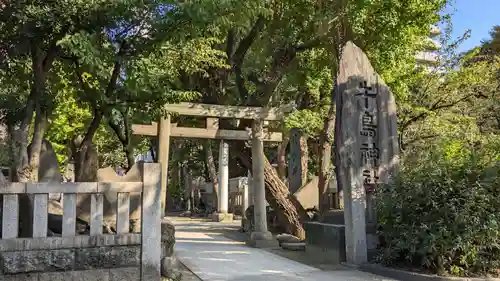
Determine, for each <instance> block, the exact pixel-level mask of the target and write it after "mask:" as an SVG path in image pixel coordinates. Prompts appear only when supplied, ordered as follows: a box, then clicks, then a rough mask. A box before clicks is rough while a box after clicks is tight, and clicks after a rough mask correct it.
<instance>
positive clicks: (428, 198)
mask: <svg viewBox="0 0 500 281" xmlns="http://www.w3.org/2000/svg"><path fill="white" fill-rule="evenodd" d="M448 148H449V147H448V146H445V147H441V149H430V150H428V151H429V153H427V154H424V155H419V157H417V158H418V161H415V160H416V158H415V157H407V160H405V161H404V162H403V163H402V168H401V172H400V173H399V174H398V176H397V178H396V179H395V180H394V182H393V183H392V184H390V185H387V186H383V187H381V188H380V189H379V190H378V194H377V196H378V197H377V198H378V200H377V202H378V203H377V205H378V206H377V207H378V215H379V222H380V230H379V231H380V235H381V237H382V238H383V241H384V245H383V249H382V251H381V253H380V256H379V258H380V261H381V262H383V263H385V264H388V265H397V266H409V267H418V268H424V269H426V270H429V271H433V272H435V273H439V274H452V275H459V276H472V275H483V274H495V275H498V272H497V269H500V236H499V234H500V173H499V172H500V165H499V164H498V157H497V156H496V155H494V156H493V157H491V156H492V154H491V153H492V151H494V152H496V153H498V151H499V150H498V149H493V150H492V149H491V147H488V146H487V145H480V144H475V145H474V147H473V148H469V147H465V148H464V149H461V150H460V152H459V153H458V152H457V153H454V154H450V153H448V152H449V151H448ZM486 154H488V155H486ZM409 159H412V161H409Z"/></svg>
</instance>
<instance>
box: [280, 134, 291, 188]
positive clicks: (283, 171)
mask: <svg viewBox="0 0 500 281" xmlns="http://www.w3.org/2000/svg"><path fill="white" fill-rule="evenodd" d="M283 135H285V134H283ZM288 142H289V137H288V136H284V137H283V141H282V142H280V143H279V144H278V175H279V177H280V179H281V180H282V181H283V182H285V181H286V168H287V167H286V149H287V147H288Z"/></svg>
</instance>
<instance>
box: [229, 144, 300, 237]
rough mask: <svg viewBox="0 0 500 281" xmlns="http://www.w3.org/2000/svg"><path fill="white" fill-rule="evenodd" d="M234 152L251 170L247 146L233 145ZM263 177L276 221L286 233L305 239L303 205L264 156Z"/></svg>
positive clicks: (268, 200)
mask: <svg viewBox="0 0 500 281" xmlns="http://www.w3.org/2000/svg"><path fill="white" fill-rule="evenodd" d="M231 147H233V148H234V150H235V152H236V151H238V153H239V156H240V157H239V159H240V160H241V162H242V164H243V166H245V168H247V169H249V170H251V167H252V158H251V157H250V151H249V149H248V148H243V147H242V146H241V145H233V146H231ZM264 178H265V186H266V200H267V202H268V203H269V205H271V207H272V208H273V209H274V210H276V214H277V218H278V223H279V224H280V226H282V227H283V228H284V229H285V230H286V232H287V233H289V234H292V235H294V236H297V237H299V238H300V239H305V231H304V228H303V226H302V224H303V222H304V221H306V220H307V218H308V216H307V213H306V211H305V209H304V207H303V206H302V205H301V204H300V202H299V201H298V200H297V198H295V196H293V194H291V193H290V191H289V190H288V188H287V186H286V185H285V183H283V181H282V180H281V179H280V177H279V175H278V173H277V172H276V170H275V169H274V167H273V166H272V165H271V163H269V160H268V159H267V157H264Z"/></svg>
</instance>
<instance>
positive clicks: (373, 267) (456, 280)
mask: <svg viewBox="0 0 500 281" xmlns="http://www.w3.org/2000/svg"><path fill="white" fill-rule="evenodd" d="M342 265H344V266H346V267H350V268H354V269H357V270H361V271H364V272H368V273H372V274H376V275H380V276H383V277H387V278H393V279H396V280H401V281H500V278H493V277H486V278H470V277H447V276H438V275H429V274H422V273H417V272H410V271H405V270H400V269H395V268H390V267H385V266H382V265H379V264H369V263H368V264H362V265H352V264H347V263H342Z"/></svg>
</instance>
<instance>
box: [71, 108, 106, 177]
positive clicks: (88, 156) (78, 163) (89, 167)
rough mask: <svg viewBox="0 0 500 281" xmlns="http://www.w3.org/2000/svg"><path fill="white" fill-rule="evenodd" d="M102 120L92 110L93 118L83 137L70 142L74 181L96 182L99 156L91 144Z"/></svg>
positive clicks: (95, 111) (96, 112) (98, 114)
mask: <svg viewBox="0 0 500 281" xmlns="http://www.w3.org/2000/svg"><path fill="white" fill-rule="evenodd" d="M101 120H102V114H101V113H100V112H99V111H98V110H94V118H93V119H92V122H91V123H90V125H89V128H88V129H87V133H86V134H85V137H84V138H83V139H82V137H81V136H78V137H75V138H74V139H73V140H72V142H71V147H72V153H73V155H72V156H73V158H74V161H75V181H76V182H94V181H97V170H98V169H99V156H98V154H97V150H96V148H95V146H94V144H93V143H92V139H93V138H94V135H95V133H96V132H97V129H98V128H99V125H100V123H101Z"/></svg>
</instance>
